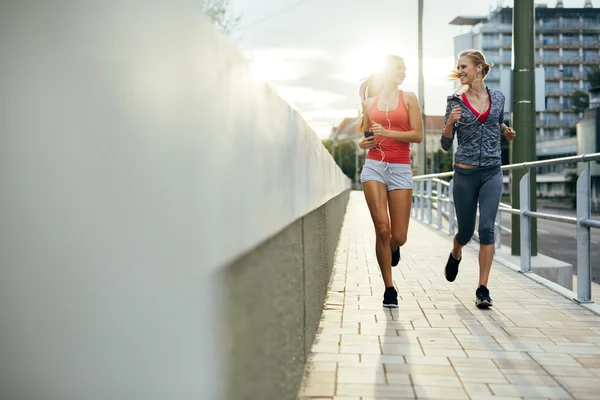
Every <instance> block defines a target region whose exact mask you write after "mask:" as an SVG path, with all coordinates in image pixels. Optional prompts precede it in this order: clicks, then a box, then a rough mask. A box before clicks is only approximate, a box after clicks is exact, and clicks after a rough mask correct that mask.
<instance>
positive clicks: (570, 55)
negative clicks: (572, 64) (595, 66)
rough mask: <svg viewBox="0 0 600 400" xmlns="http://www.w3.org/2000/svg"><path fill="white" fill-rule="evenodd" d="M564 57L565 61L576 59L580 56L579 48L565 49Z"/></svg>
mask: <svg viewBox="0 0 600 400" xmlns="http://www.w3.org/2000/svg"><path fill="white" fill-rule="evenodd" d="M562 58H563V60H565V61H576V60H577V59H578V58H579V50H563V52H562Z"/></svg>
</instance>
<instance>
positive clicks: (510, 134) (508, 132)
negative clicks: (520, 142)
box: [502, 125, 517, 141]
mask: <svg viewBox="0 0 600 400" xmlns="http://www.w3.org/2000/svg"><path fill="white" fill-rule="evenodd" d="M502 134H503V135H504V137H505V138H506V139H508V141H512V140H513V139H514V138H515V136H517V132H515V130H514V129H513V128H510V127H508V126H506V125H504V129H503V130H502Z"/></svg>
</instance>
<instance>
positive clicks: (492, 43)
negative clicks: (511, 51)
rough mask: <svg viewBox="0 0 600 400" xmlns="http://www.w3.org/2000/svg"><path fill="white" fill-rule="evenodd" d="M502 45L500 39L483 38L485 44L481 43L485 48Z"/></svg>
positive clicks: (494, 47)
mask: <svg viewBox="0 0 600 400" xmlns="http://www.w3.org/2000/svg"><path fill="white" fill-rule="evenodd" d="M501 45H502V42H501V41H500V40H498V39H492V40H486V39H483V44H482V45H481V46H482V47H483V48H484V49H497V48H498V47H500V46H501Z"/></svg>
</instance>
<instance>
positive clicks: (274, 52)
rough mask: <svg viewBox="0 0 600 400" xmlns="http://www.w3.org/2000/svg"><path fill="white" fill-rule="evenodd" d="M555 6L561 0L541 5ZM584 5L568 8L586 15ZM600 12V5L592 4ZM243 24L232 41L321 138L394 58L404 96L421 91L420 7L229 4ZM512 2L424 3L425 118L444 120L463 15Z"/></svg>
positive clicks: (267, 0) (408, 3) (270, 1)
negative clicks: (456, 22) (455, 22)
mask: <svg viewBox="0 0 600 400" xmlns="http://www.w3.org/2000/svg"><path fill="white" fill-rule="evenodd" d="M537 3H542V4H544V3H545V4H548V6H549V7H554V6H555V5H556V0H548V1H545V2H544V1H539V2H538V1H536V4H537ZM584 3H585V0H570V1H569V0H565V1H564V6H565V7H583V4H584ZM592 3H593V5H594V7H600V0H593V1H592ZM230 4H231V7H232V10H233V11H234V12H235V13H236V14H241V22H240V24H239V25H238V27H237V29H236V30H235V32H233V33H232V34H231V39H232V40H233V41H234V42H235V44H236V46H238V48H239V49H240V50H241V51H242V52H244V54H246V56H247V57H248V58H249V59H250V60H252V71H253V73H254V74H256V76H257V77H258V78H260V79H263V80H265V81H268V82H269V83H270V84H271V85H272V86H273V87H274V89H275V90H276V91H277V92H278V93H279V94H280V96H281V97H282V98H283V99H284V100H286V101H287V102H288V103H289V104H291V105H292V106H293V107H294V108H296V109H297V110H298V111H299V112H300V113H301V114H302V116H303V117H304V119H305V120H306V121H307V122H308V123H309V124H310V125H311V126H312V128H313V129H314V130H315V132H316V133H317V135H318V136H319V137H321V138H326V137H327V136H328V135H329V133H330V131H331V128H332V126H335V125H338V124H339V123H340V122H341V120H342V119H344V118H346V117H354V116H356V115H357V113H358V110H359V109H360V99H359V97H358V87H359V86H360V80H361V79H363V78H365V77H367V76H368V75H370V74H371V73H373V72H375V71H377V70H379V69H380V68H381V66H382V62H383V59H384V58H385V56H386V55H388V54H395V55H399V56H401V57H403V58H404V60H405V63H406V65H407V72H406V73H407V78H406V80H405V82H404V84H403V85H402V89H403V90H406V91H412V92H415V93H417V91H418V86H417V82H418V58H417V57H418V52H417V45H418V43H417V16H418V9H417V8H418V1H417V0H371V1H360V2H352V1H350V0H230ZM498 4H500V5H502V4H503V5H507V6H512V5H513V1H509V0H505V1H498V0H452V1H446V0H424V12H423V15H424V22H423V57H424V63H423V65H424V72H423V73H424V78H425V93H424V101H425V113H426V114H427V115H443V113H444V111H445V105H446V96H447V95H449V94H451V93H452V91H453V85H452V83H450V82H449V81H448V79H447V76H448V74H449V72H450V70H451V69H452V68H453V66H454V54H453V53H454V50H453V46H454V44H453V38H454V37H455V36H457V35H459V34H461V33H465V32H468V31H469V27H459V26H451V25H449V22H450V21H451V20H452V19H454V17H456V16H457V15H467V16H481V15H487V14H488V13H489V11H490V10H492V9H494V8H495V7H496V6H497V5H498Z"/></svg>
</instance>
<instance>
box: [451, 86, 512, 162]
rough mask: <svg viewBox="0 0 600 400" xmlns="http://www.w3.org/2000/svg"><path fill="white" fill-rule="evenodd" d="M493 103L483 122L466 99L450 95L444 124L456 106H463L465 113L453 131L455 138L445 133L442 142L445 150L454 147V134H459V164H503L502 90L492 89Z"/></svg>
mask: <svg viewBox="0 0 600 400" xmlns="http://www.w3.org/2000/svg"><path fill="white" fill-rule="evenodd" d="M488 91H489V94H490V98H491V101H492V106H491V108H490V114H489V115H488V117H487V119H486V120H485V122H484V123H483V124H482V123H481V122H479V121H478V119H477V116H476V115H475V113H474V112H473V111H471V109H470V108H469V107H467V105H466V104H465V103H464V102H463V100H462V98H461V97H460V96H459V95H457V94H454V95H452V96H448V104H447V105H446V116H445V118H444V126H446V122H448V118H450V113H451V112H452V109H453V108H454V107H455V106H457V105H458V106H460V108H461V110H462V116H461V117H460V120H459V123H458V127H457V128H454V129H453V131H452V138H449V137H446V136H444V134H443V133H442V139H441V142H442V143H441V144H442V148H443V149H444V150H446V151H447V150H448V149H449V148H451V147H452V140H453V139H454V135H455V134H456V135H457V136H458V149H457V150H456V155H455V157H454V162H455V163H457V164H458V163H460V164H468V165H477V166H480V167H487V166H495V165H501V164H502V156H501V149H500V125H502V124H503V123H504V95H503V94H502V92H500V91H499V90H495V89H488Z"/></svg>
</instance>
